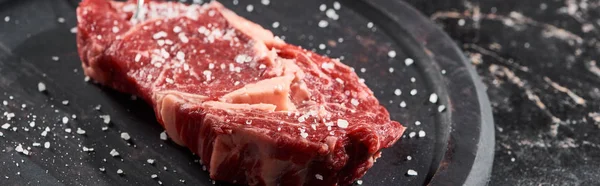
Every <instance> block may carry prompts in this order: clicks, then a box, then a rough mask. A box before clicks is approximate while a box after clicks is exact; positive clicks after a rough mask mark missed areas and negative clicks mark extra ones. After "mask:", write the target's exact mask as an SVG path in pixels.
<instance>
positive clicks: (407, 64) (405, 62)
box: [404, 58, 415, 66]
mask: <svg viewBox="0 0 600 186" xmlns="http://www.w3.org/2000/svg"><path fill="white" fill-rule="evenodd" d="M413 63H415V60H413V59H412V58H406V59H405V60H404V64H405V65H406V66H410V65H412V64H413Z"/></svg>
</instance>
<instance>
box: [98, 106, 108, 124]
mask: <svg viewBox="0 0 600 186" xmlns="http://www.w3.org/2000/svg"><path fill="white" fill-rule="evenodd" d="M98 106H100V105H98ZM96 108H99V107H96ZM97 110H99V109H97ZM99 117H100V118H102V120H103V121H104V124H109V123H110V115H100V116H99Z"/></svg>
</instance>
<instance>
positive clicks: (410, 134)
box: [408, 132, 417, 138]
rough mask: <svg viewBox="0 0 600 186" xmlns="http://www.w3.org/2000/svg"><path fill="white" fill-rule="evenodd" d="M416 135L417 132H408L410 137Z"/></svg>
mask: <svg viewBox="0 0 600 186" xmlns="http://www.w3.org/2000/svg"><path fill="white" fill-rule="evenodd" d="M416 135H417V133H415V132H410V133H408V137H410V138H414V137H415V136H416Z"/></svg>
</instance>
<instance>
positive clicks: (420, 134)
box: [419, 130, 425, 138]
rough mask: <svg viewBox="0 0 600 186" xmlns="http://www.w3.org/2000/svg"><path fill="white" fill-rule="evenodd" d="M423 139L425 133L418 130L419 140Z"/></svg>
mask: <svg viewBox="0 0 600 186" xmlns="http://www.w3.org/2000/svg"><path fill="white" fill-rule="evenodd" d="M422 137H425V131H423V130H420V131H419V138H422Z"/></svg>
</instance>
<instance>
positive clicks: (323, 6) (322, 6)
mask: <svg viewBox="0 0 600 186" xmlns="http://www.w3.org/2000/svg"><path fill="white" fill-rule="evenodd" d="M319 10H321V11H325V10H327V5H325V4H321V6H319Z"/></svg>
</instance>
